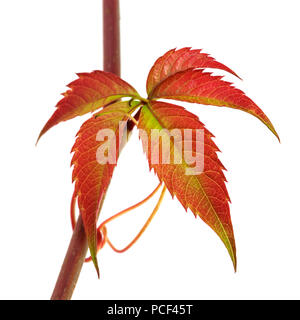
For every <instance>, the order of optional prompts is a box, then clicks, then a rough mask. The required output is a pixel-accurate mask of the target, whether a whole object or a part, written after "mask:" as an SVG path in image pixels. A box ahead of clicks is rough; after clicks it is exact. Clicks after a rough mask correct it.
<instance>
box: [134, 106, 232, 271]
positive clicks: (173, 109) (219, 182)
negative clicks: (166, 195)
mask: <svg viewBox="0 0 300 320" xmlns="http://www.w3.org/2000/svg"><path fill="white" fill-rule="evenodd" d="M138 127H139V129H140V135H141V138H142V142H143V147H144V151H145V152H146V153H147V156H148V160H149V166H150V169H152V168H153V169H154V171H155V173H156V174H157V175H158V177H159V179H160V181H163V182H164V183H165V185H166V186H167V188H168V190H169V191H170V193H171V194H172V196H174V195H175V196H176V197H177V198H178V200H179V201H180V202H181V204H182V205H183V207H184V208H185V209H187V208H190V209H191V211H192V212H193V213H194V214H195V216H200V217H201V219H202V220H203V221H204V222H206V223H207V224H208V225H209V226H210V227H211V228H212V229H213V230H214V231H215V232H216V233H217V234H218V236H219V237H220V238H221V240H222V241H223V243H224V244H225V246H226V248H227V250H228V252H229V254H230V257H231V259H232V261H233V264H234V268H236V249H235V241H234V234H233V228H232V224H231V218H230V211H229V204H228V202H229V201H230V200H229V196H228V193H227V190H226V186H225V181H226V180H225V177H224V174H223V169H224V167H223V165H222V164H221V162H220V161H219V159H218V157H217V154H216V152H217V151H219V149H218V148H217V146H216V145H215V143H214V142H213V141H212V137H213V135H212V134H211V133H210V132H209V131H208V130H207V129H206V128H205V127H204V125H203V124H202V123H201V122H200V121H199V119H198V117H197V116H195V115H194V114H192V113H190V112H188V111H186V110H185V109H184V108H182V107H179V106H176V105H172V104H168V103H164V102H158V101H153V102H149V104H148V105H145V106H143V108H142V110H141V114H140V120H139V126H138ZM153 129H158V130H159V132H160V133H161V134H162V136H163V137H164V138H166V140H164V139H161V140H160V141H159V146H160V150H159V151H158V149H157V150H155V149H152V148H153V145H155V142H154V141H153V136H152V139H151V143H152V146H151V143H150V141H149V139H145V137H143V136H144V134H143V131H141V130H144V131H145V132H146V133H147V137H148V138H149V137H150V136H151V133H152V135H153V132H154V131H153ZM163 129H167V130H168V131H164V130H163ZM173 129H178V130H179V131H177V135H179V132H180V135H181V137H184V129H191V133H192V134H191V138H192V145H190V146H189V147H188V146H187V145H186V144H187V143H188V141H189V140H188V139H186V138H185V139H183V145H184V146H185V148H184V154H183V155H182V162H181V163H178V162H176V161H175V158H176V157H177V156H178V154H182V140H181V143H180V139H179V140H177V138H178V137H179V136H177V138H176V139H175V138H174V139H170V138H171V135H172V134H171V132H172V131H171V130H173ZM161 130H163V131H161ZM198 130H202V132H203V137H202V138H203V139H202V140H198V143H199V145H200V146H201V147H202V150H201V151H199V149H197V146H196V137H197V131H198ZM163 141H165V142H163ZM166 141H168V143H170V146H171V148H170V150H171V152H170V159H171V161H170V162H169V163H163V161H162V157H163V155H164V154H165V150H166V149H165V148H164V146H165V145H166ZM163 150H164V151H163ZM157 152H159V157H160V158H159V159H160V161H159V162H155V161H153V159H154V158H155V155H157V154H156V153H157ZM196 155H197V159H198V160H202V164H203V170H202V171H199V172H194V174H192V175H187V172H186V170H187V169H191V168H192V167H193V165H192V164H191V162H189V161H188V160H189V159H190V158H191V157H192V156H196ZM201 155H202V157H201ZM153 156H154V158H152V157H153ZM177 159H178V158H177Z"/></svg>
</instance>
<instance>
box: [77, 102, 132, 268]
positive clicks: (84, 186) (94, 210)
mask: <svg viewBox="0 0 300 320" xmlns="http://www.w3.org/2000/svg"><path fill="white" fill-rule="evenodd" d="M130 109H132V108H131V107H130V106H129V104H128V102H117V103H115V104H112V105H110V106H108V107H106V108H105V109H103V110H101V111H100V112H99V113H97V114H96V115H94V116H93V117H92V118H91V119H89V120H87V121H86V122H85V123H84V124H83V125H82V127H81V128H80V130H79V132H78V134H77V139H76V142H75V144H74V146H73V149H72V152H74V155H73V159H72V165H73V166H74V168H73V181H75V196H76V197H78V207H79V210H80V213H81V215H82V219H83V223H84V228H85V232H86V236H87V239H88V244H89V248H90V252H91V256H92V259H93V262H94V264H95V267H96V269H97V271H98V264H97V258H96V252H97V239H96V223H97V219H98V213H99V210H100V206H101V202H102V200H103V199H104V196H105V194H106V191H107V188H108V185H109V183H110V180H111V177H112V174H113V170H114V168H115V166H116V161H117V160H118V157H119V151H120V146H119V143H121V142H124V139H125V138H126V136H125V134H124V133H125V132H126V131H125V129H126V126H125V124H126V122H125V121H127V120H128V117H127V115H126V114H127V112H129V111H130ZM120 121H124V122H123V123H120ZM119 125H120V127H119ZM101 130H108V131H101ZM106 134H109V135H110V134H111V135H112V134H114V136H111V137H108V139H107V140H105V141H104V138H105V135H106ZM114 137H115V140H114ZM121 147H122V145H121ZM99 148H104V149H99ZM108 155H111V158H110V159H111V160H112V163H109V161H105V159H107V158H106V157H107V156H108ZM114 160H115V161H114ZM99 161H100V162H99ZM101 162H102V163H101ZM105 162H106V163H105Z"/></svg>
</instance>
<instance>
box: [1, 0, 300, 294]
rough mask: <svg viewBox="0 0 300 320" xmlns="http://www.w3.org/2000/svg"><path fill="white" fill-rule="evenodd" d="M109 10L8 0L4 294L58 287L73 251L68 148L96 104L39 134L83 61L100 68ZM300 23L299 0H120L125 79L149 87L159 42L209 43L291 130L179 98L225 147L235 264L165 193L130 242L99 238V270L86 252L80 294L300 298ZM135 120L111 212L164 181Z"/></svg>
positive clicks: (143, 212) (131, 223) (112, 191)
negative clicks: (105, 242)
mask: <svg viewBox="0 0 300 320" xmlns="http://www.w3.org/2000/svg"><path fill="white" fill-rule="evenodd" d="M101 10H102V5H101V1H100V0H88V1H82V0H81V1H79V0H76V1H75V0H63V1H62V0H55V1H54V0H52V1H37V0H36V1H34V0H27V1H21V0H18V1H17V0H10V1H1V4H0V30H1V31H0V32H1V38H0V46H1V48H0V90H1V95H0V98H1V99H0V105H1V118H0V146H1V150H0V152H1V157H0V197H1V198H0V208H1V211H0V214H1V219H0V248H1V250H0V298H2V299H48V298H49V297H50V295H51V292H52V289H53V286H54V284H55V281H56V277H57V275H58V272H59V269H60V266H61V263H62V261H63V258H64V254H65V252H66V249H67V246H68V242H69V239H70V237H71V228H70V223H69V202H70V197H71V194H72V189H73V186H72V184H71V168H70V166H69V164H70V160H71V155H70V149H71V147H72V144H73V141H74V136H75V133H76V132H77V131H78V129H79V127H80V125H81V123H82V122H83V120H84V119H87V118H88V117H89V116H87V117H83V118H80V119H79V118H76V119H74V120H72V121H69V122H68V123H63V124H60V125H58V126H57V127H55V128H53V129H52V130H51V131H50V132H49V133H47V134H46V135H45V137H43V138H42V140H41V141H40V143H39V145H38V147H35V141H36V138H37V136H38V133H39V131H40V129H41V127H42V126H43V125H44V123H45V122H46V120H47V119H48V118H49V117H50V115H51V114H52V112H53V111H54V106H55V104H56V102H57V101H58V100H59V99H60V97H61V96H60V93H61V92H63V91H65V89H66V88H65V85H66V84H67V83H69V82H70V81H72V80H74V79H75V72H84V71H86V72H88V71H92V70H94V69H101V68H102V20H101V19H102V12H101ZM299 27H300V20H299V1H297V0H295V1H292V0H289V1H274V0H273V1H267V0H264V1H262V0H259V1H256V0H251V1H240V0H236V1H233V0H226V1H224V0H219V1H217V0H210V1H204V0H197V1H191V0H189V1H179V0H164V1H162V0H152V1H150V0H131V1H125V0H121V30H122V77H123V78H124V79H125V80H126V81H128V82H130V83H131V84H132V85H133V86H134V87H135V88H136V89H137V90H139V92H140V93H141V94H143V95H144V94H145V81H146V76H147V73H148V71H149V69H150V67H151V66H152V64H153V62H154V61H155V60H156V59H157V58H158V57H159V56H160V55H162V54H163V53H164V52H166V51H167V50H169V49H171V48H174V47H178V48H181V47H185V46H191V47H193V48H203V49H204V51H205V52H208V53H210V54H211V55H212V56H214V57H215V58H216V59H217V60H219V61H220V62H223V63H225V64H226V65H228V66H229V67H230V68H232V69H233V70H234V71H236V72H237V73H238V74H239V75H240V76H241V77H242V78H243V79H244V81H242V82H241V81H239V80H238V79H234V78H233V77H230V76H227V79H229V80H231V81H234V82H235V84H236V86H237V87H239V88H241V89H242V90H244V91H245V92H246V93H247V95H249V96H250V97H251V98H252V99H253V100H254V101H255V102H256V103H257V104H258V105H259V106H260V107H261V108H262V109H263V110H264V112H265V113H266V114H267V115H268V116H269V117H270V119H271V120H272V122H273V124H274V126H275V128H276V129H277V131H278V133H279V135H280V137H281V144H279V143H278V141H277V140H276V138H275V137H274V136H273V135H272V134H271V133H270V132H269V131H268V129H267V128H266V127H265V126H264V125H263V124H262V123H261V122H259V121H258V120H257V119H256V118H254V117H251V116H250V115H248V114H246V113H243V112H240V111H237V110H233V109H226V108H217V107H212V106H200V105H196V104H182V105H185V106H186V107H187V108H188V110H190V111H193V112H195V113H196V114H197V115H198V116H199V117H200V120H201V121H202V122H204V123H205V124H206V126H207V128H208V129H209V130H210V131H212V132H213V133H214V134H215V136H216V139H215V141H216V143H217V145H218V146H219V148H220V149H221V150H222V151H223V152H222V154H220V158H221V160H222V162H223V163H224V165H225V167H226V168H227V169H228V172H227V174H226V176H227V179H228V184H227V186H228V190H229V193H230V195H231V200H232V205H231V215H232V221H233V225H234V230H235V237H236V243H237V257H238V271H237V273H236V274H235V273H234V271H233V268H232V264H231V261H230V258H229V256H228V254H227V251H226V249H225V247H224V246H223V244H222V243H221V241H220V240H219V238H218V237H217V236H216V235H215V233H214V232H213V231H212V230H211V229H210V228H209V227H207V225H205V224H204V223H203V222H202V221H201V220H200V219H195V218H194V216H193V214H192V213H191V212H185V211H184V209H183V208H182V207H181V205H180V204H179V203H178V202H177V201H176V200H172V199H171V197H170V196H169V195H167V196H166V198H165V200H164V202H163V204H162V206H161V209H160V210H159V212H158V214H157V216H156V217H155V219H154V221H153V223H152V224H151V226H150V227H149V229H148V230H147V231H146V233H145V234H144V236H143V237H142V238H141V240H140V241H139V242H138V243H137V244H136V245H135V246H134V247H133V248H132V249H131V250H129V251H128V252H126V253H124V254H116V253H114V252H112V251H111V250H110V249H109V247H105V248H104V249H103V250H102V251H101V253H100V254H99V256H98V258H99V263H100V269H101V279H100V280H97V277H96V273H95V271H94V269H93V266H92V265H91V264H86V265H85V266H84V268H83V271H82V273H81V276H80V279H79V282H78V285H77V288H76V290H75V292H74V296H73V298H74V299H147V298H151V299H159V298H163V299H279V298H282V299H287V298H291V299H295V298H298V299H299V298H300V292H299V287H300V275H299V270H300V234H299V227H300V211H299V194H300V188H299V181H300V171H299V163H300V162H299V160H300V157H299V156H300V151H299V150H300V148H299V138H300V133H299V129H298V125H299V118H300V106H299V91H300V83H299V74H300V62H299V56H300V47H299ZM221 74H222V73H221ZM136 133H137V132H136V131H135V134H134V136H133V137H132V139H131V140H130V142H129V144H128V146H127V148H126V149H125V150H124V152H123V153H122V155H121V157H120V163H119V165H118V167H117V169H116V170H115V173H114V177H113V180H112V183H111V185H110V188H109V192H108V195H107V199H106V201H105V205H104V208H103V211H102V212H101V219H104V218H106V217H109V216H110V215H112V214H113V213H116V212H118V211H119V210H121V209H123V208H125V207H127V206H129V205H132V204H134V203H135V202H137V201H139V200H141V199H142V198H143V197H144V196H146V195H147V194H148V193H150V192H151V191H152V190H153V189H154V187H155V186H156V184H157V181H158V180H157V178H156V177H155V176H154V174H153V172H151V173H150V172H149V171H148V165H147V161H146V157H145V155H144V154H143V153H142V148H141V145H140V142H139V141H138V139H137V134H136ZM154 203H155V199H153V200H152V202H151V203H149V204H147V205H146V206H145V207H143V208H142V209H139V210H136V211H135V212H132V213H131V214H129V215H128V216H127V217H124V218H122V219H120V220H119V221H116V222H114V223H112V224H111V225H110V226H109V233H110V235H111V239H112V240H113V241H114V242H115V244H116V245H118V246H119V247H123V245H125V244H127V242H128V241H129V240H131V239H132V237H133V236H134V235H135V234H136V232H137V231H138V230H139V228H140V227H141V226H142V224H143V223H144V221H145V219H146V218H147V216H148V214H149V213H150V212H151V210H152V208H153V206H154Z"/></svg>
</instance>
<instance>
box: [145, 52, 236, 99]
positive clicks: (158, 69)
mask: <svg viewBox="0 0 300 320" xmlns="http://www.w3.org/2000/svg"><path fill="white" fill-rule="evenodd" d="M196 68H201V69H202V68H214V69H221V70H224V71H227V72H229V73H231V74H233V75H235V76H237V77H238V75H237V74H236V73H235V72H233V71H232V70H231V69H229V68H228V67H226V66H225V65H224V64H222V63H220V62H218V61H216V60H215V59H214V58H212V57H210V56H209V55H208V54H206V53H203V52H201V50H198V49H197V50H191V48H182V49H179V50H177V51H176V50H175V49H172V50H170V51H168V52H167V53H165V54H164V55H163V56H162V57H160V58H158V59H157V60H156V62H155V63H154V65H153V67H152V68H151V70H150V72H149V75H148V79H147V93H148V95H149V96H151V92H152V90H153V89H154V88H155V87H156V86H157V85H159V84H160V83H161V82H162V81H164V80H165V79H166V78H168V77H170V76H171V75H173V74H175V73H177V72H180V71H185V70H188V69H196Z"/></svg>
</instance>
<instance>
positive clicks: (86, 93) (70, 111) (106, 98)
mask: <svg viewBox="0 0 300 320" xmlns="http://www.w3.org/2000/svg"><path fill="white" fill-rule="evenodd" d="M77 75H78V77H79V78H78V79H77V80H75V81H73V82H71V83H70V84H69V85H68V87H69V88H70V90H68V91H66V92H65V93H64V94H63V96H64V98H62V99H61V100H60V101H59V102H58V104H57V105H56V108H57V109H56V111H55V112H54V113H53V115H52V116H51V118H50V119H49V120H48V122H47V123H46V125H45V126H44V128H43V129H42V131H41V133H40V135H39V138H38V140H39V139H40V138H41V136H42V135H43V134H45V133H46V132H47V131H48V130H49V129H50V128H52V127H53V126H55V125H56V124H58V123H59V122H61V121H66V120H70V119H72V118H74V117H77V116H81V115H83V114H86V113H88V112H93V111H95V110H97V109H99V108H101V107H103V106H105V105H107V104H108V103H110V102H112V101H115V100H117V99H119V98H122V97H139V95H138V93H137V92H136V90H135V89H134V88H133V87H132V86H131V85H130V84H128V83H127V82H125V81H124V80H122V79H121V78H119V77H118V76H116V75H114V74H112V73H109V72H104V71H93V72H91V73H79V74H77Z"/></svg>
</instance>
